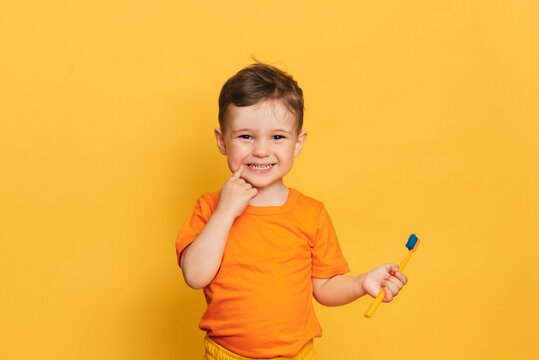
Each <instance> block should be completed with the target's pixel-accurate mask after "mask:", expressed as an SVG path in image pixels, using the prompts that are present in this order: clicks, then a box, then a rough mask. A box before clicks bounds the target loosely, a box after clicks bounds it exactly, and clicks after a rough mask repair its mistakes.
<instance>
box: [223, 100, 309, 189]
mask: <svg viewBox="0 0 539 360" xmlns="http://www.w3.org/2000/svg"><path fill="white" fill-rule="evenodd" d="M215 135H216V138H217V146H218V147H219V150H220V151H221V153H222V154H224V155H226V156H227V161H228V166H229V168H230V170H231V171H233V172H234V171H236V170H237V169H238V168H239V167H240V166H241V165H243V166H244V167H245V169H244V171H243V173H242V176H241V177H242V178H243V179H245V181H247V182H249V183H250V184H251V185H252V186H253V187H255V188H257V189H258V190H259V192H260V191H263V190H268V189H270V188H271V189H274V190H277V189H282V190H287V189H286V187H285V186H284V183H283V177H284V176H285V175H286V174H287V173H288V172H289V171H290V169H292V165H293V163H294V158H295V157H296V156H298V155H299V154H300V152H301V149H302V147H303V144H304V142H305V139H306V137H307V133H306V132H305V131H301V132H300V133H299V134H298V131H297V123H296V118H295V116H294V114H292V113H291V112H290V111H288V110H287V109H286V108H285V107H284V106H283V105H282V104H281V102H280V101H271V100H266V101H262V102H260V103H257V104H254V105H251V106H241V107H240V106H234V105H229V106H228V108H227V110H226V129H225V130H224V132H223V131H222V130H221V129H216V130H215Z"/></svg>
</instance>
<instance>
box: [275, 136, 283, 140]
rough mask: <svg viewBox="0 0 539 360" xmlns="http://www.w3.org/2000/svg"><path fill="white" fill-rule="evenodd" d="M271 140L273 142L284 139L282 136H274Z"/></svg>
mask: <svg viewBox="0 0 539 360" xmlns="http://www.w3.org/2000/svg"><path fill="white" fill-rule="evenodd" d="M273 139H274V140H282V139H284V136H283V135H275V136H274V137H273Z"/></svg>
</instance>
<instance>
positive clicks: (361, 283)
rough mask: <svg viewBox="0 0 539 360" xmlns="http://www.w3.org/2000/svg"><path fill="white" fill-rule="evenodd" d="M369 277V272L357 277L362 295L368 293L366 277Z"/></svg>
mask: <svg viewBox="0 0 539 360" xmlns="http://www.w3.org/2000/svg"><path fill="white" fill-rule="evenodd" d="M366 277H367V274H361V275H358V277H357V282H358V289H359V292H360V295H359V296H360V297H361V296H363V295H365V294H367V290H365V278H366Z"/></svg>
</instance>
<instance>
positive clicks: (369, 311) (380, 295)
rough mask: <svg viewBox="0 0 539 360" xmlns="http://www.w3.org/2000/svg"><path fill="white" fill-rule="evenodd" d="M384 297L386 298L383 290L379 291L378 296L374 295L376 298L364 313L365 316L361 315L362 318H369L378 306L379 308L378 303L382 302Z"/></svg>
mask: <svg viewBox="0 0 539 360" xmlns="http://www.w3.org/2000/svg"><path fill="white" fill-rule="evenodd" d="M385 296H386V292H385V291H384V289H382V290H380V292H379V293H378V295H376V297H375V298H374V300H373V301H372V303H371V305H370V306H369V307H368V308H367V311H365V314H363V316H365V317H366V318H370V317H371V316H372V315H373V314H374V312H375V311H376V309H378V306H380V303H381V302H382V300H384V297H385Z"/></svg>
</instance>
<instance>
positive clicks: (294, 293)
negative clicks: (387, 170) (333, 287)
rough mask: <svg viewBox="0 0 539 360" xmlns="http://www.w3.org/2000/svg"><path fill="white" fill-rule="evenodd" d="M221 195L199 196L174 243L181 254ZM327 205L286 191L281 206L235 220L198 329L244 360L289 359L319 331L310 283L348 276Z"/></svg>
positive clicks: (206, 292) (256, 209) (250, 210)
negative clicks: (285, 198) (318, 279)
mask: <svg viewBox="0 0 539 360" xmlns="http://www.w3.org/2000/svg"><path fill="white" fill-rule="evenodd" d="M218 199H219V192H213V193H207V194H204V195H202V196H201V197H200V198H199V199H198V200H197V202H196V204H195V206H194V208H193V210H192V211H191V213H190V214H189V216H188V218H187V220H186V222H185V224H184V225H183V227H182V228H181V230H180V232H179V234H178V239H177V240H176V251H177V254H178V262H179V259H180V256H181V252H182V251H183V250H184V249H185V248H186V247H187V246H188V245H189V244H190V243H191V242H193V241H194V240H195V238H196V237H197V236H198V234H200V232H201V231H202V229H203V228H204V226H205V224H206V223H207V222H208V220H209V219H210V216H211V215H212V213H213V212H214V211H215V208H216V206H217V201H218ZM349 271H350V269H349V268H348V264H347V263H346V260H345V259H344V257H343V255H342V252H341V249H340V246H339V243H338V241H337V236H336V234H335V230H334V229H333V225H332V223H331V220H330V218H329V215H328V213H327V211H326V209H325V208H324V205H323V204H322V203H321V202H320V201H318V200H315V199H313V198H310V197H307V196H305V195H303V194H302V193H300V192H299V191H297V190H295V189H290V191H289V195H288V199H287V201H286V203H285V204H284V205H282V206H268V207H255V206H251V205H248V206H247V207H246V208H245V211H244V212H243V214H241V215H240V216H239V217H237V218H236V220H235V221H234V224H233V225H232V228H231V229H230V233H229V235H228V240H227V243H226V247H225V250H224V254H223V260H222V262H221V267H220V268H219V271H218V272H217V274H216V275H215V278H214V279H213V280H212V282H211V283H210V284H209V285H208V286H207V287H205V288H204V295H205V297H206V302H207V304H208V307H207V309H206V312H205V313H204V315H203V316H202V319H201V321H200V325H199V326H200V328H201V329H202V330H204V331H206V332H207V334H208V336H209V337H210V338H211V339H212V340H214V341H215V342H217V343H218V344H219V345H221V346H223V347H225V348H226V349H228V350H230V351H232V352H234V353H236V354H238V355H242V356H245V357H252V358H274V357H278V356H293V355H295V354H297V353H298V352H299V351H300V350H301V348H302V347H303V346H304V345H305V344H306V343H307V342H309V341H310V340H311V339H312V338H314V337H320V336H321V335H322V329H321V327H320V324H319V323H318V320H317V318H316V315H315V313H314V309H313V304H312V293H313V289H312V280H311V277H317V278H329V277H331V276H334V275H337V274H343V273H346V272H349Z"/></svg>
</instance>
